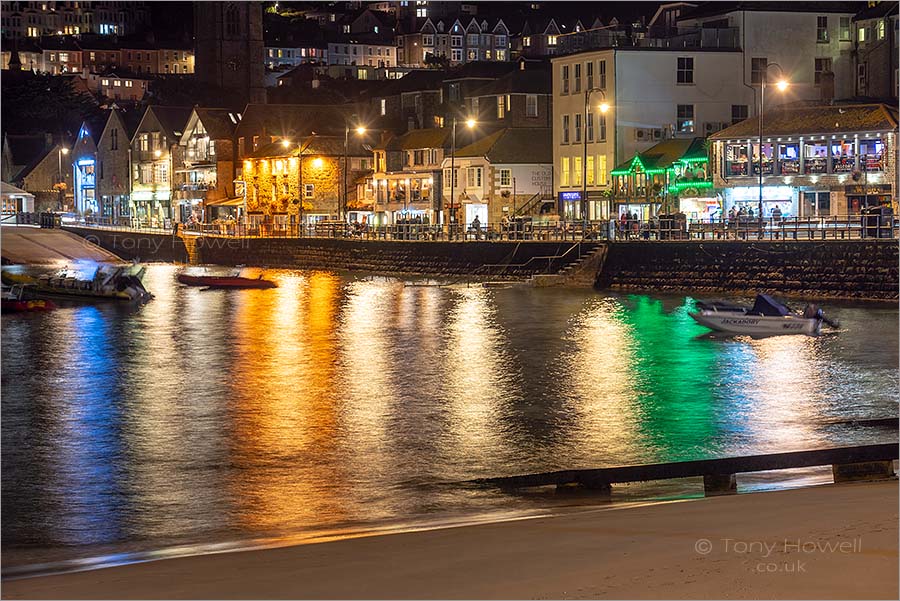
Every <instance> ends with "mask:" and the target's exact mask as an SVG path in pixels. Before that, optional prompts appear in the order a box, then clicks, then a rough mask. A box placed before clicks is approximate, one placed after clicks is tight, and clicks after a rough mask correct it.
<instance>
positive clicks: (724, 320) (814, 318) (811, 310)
mask: <svg viewBox="0 0 900 601" xmlns="http://www.w3.org/2000/svg"><path fill="white" fill-rule="evenodd" d="M697 308H698V309H699V311H697V312H695V313H688V315H690V316H691V317H692V318H693V319H694V321H696V322H697V323H699V324H700V325H702V326H706V327H707V328H709V329H711V330H716V331H717V332H727V333H729V334H750V335H755V336H772V335H775V334H807V335H809V336H815V335H816V334H818V333H819V332H820V331H821V328H822V324H823V323H824V324H827V325H829V326H831V327H833V328H837V327H838V324H837V323H836V322H834V321H832V320H830V319H828V318H827V317H825V314H824V313H823V312H822V309H820V308H819V307H818V306H817V305H814V304H812V303H810V304H807V305H806V308H804V310H803V311H802V312H796V311H792V310H791V309H790V307H788V306H787V305H784V304H782V303H780V302H778V301H777V300H775V299H774V298H772V297H771V296H769V295H767V294H758V295H757V296H756V301H755V302H754V303H753V306H752V307H745V306H741V305H735V304H731V303H726V302H722V301H711V302H702V301H698V302H697Z"/></svg>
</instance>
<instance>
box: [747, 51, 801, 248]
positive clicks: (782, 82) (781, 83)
mask: <svg viewBox="0 0 900 601" xmlns="http://www.w3.org/2000/svg"><path fill="white" fill-rule="evenodd" d="M771 67H777V68H778V72H779V73H780V74H781V79H779V80H778V82H777V83H776V84H775V87H776V88H777V89H778V91H779V92H784V91H785V90H786V89H787V88H788V85H790V84H788V82H787V80H786V79H785V78H784V69H782V68H781V65H779V64H778V63H768V64H766V69H765V71H763V73H762V80H761V81H760V85H759V206H758V207H757V209H758V210H759V225H760V228H759V234H760V237H762V223H763V114H764V113H765V109H766V104H765V103H766V80H767V79H768V78H769V69H770V68H771ZM801 146H802V144H801ZM800 151H801V152H802V151H803V148H801V149H800Z"/></svg>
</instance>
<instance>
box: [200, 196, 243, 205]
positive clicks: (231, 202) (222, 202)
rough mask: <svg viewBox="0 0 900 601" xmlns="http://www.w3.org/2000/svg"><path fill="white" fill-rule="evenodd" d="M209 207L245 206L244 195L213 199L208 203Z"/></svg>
mask: <svg viewBox="0 0 900 601" xmlns="http://www.w3.org/2000/svg"><path fill="white" fill-rule="evenodd" d="M206 206H208V207H242V206H244V197H243V196H238V197H237V198H225V199H223V200H213V201H211V202H208V203H206Z"/></svg>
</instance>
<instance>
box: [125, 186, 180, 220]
mask: <svg viewBox="0 0 900 601" xmlns="http://www.w3.org/2000/svg"><path fill="white" fill-rule="evenodd" d="M130 212H131V215H132V219H133V220H134V222H135V225H137V226H139V227H165V228H169V227H171V225H172V213H171V192H170V191H168V190H165V191H160V192H151V191H147V190H137V191H135V192H133V193H132V194H131V211H130Z"/></svg>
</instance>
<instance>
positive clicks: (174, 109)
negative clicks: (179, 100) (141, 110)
mask: <svg viewBox="0 0 900 601" xmlns="http://www.w3.org/2000/svg"><path fill="white" fill-rule="evenodd" d="M147 110H148V111H153V114H154V115H156V118H157V119H158V120H159V124H160V125H161V126H162V127H163V130H165V131H164V133H165V134H166V138H168V139H169V140H177V139H178V138H180V137H181V134H183V133H184V126H185V125H187V122H188V119H190V118H191V111H192V110H193V109H192V108H191V107H186V106H151V107H148V108H147Z"/></svg>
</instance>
